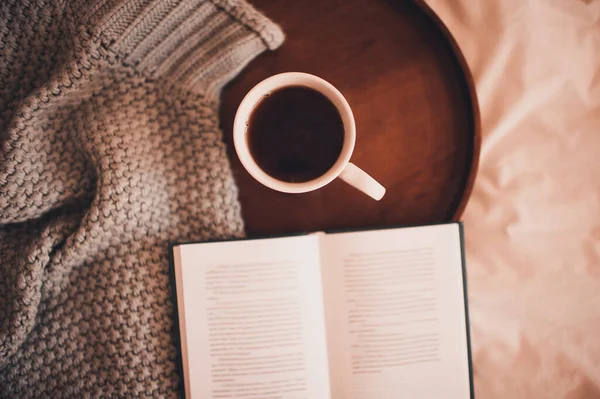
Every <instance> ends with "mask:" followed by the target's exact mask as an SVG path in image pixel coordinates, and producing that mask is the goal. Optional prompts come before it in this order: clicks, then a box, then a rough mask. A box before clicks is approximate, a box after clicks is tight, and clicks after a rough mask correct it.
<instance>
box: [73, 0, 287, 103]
mask: <svg viewBox="0 0 600 399" xmlns="http://www.w3.org/2000/svg"><path fill="white" fill-rule="evenodd" d="M83 17H84V20H85V21H87V26H88V27H90V28H89V29H91V30H92V31H91V32H90V33H91V35H92V37H93V38H94V39H96V40H99V41H100V42H101V43H102V45H104V46H105V47H107V48H108V49H110V50H111V51H112V52H113V53H114V54H116V55H117V57H118V58H119V59H120V60H121V61H122V62H123V63H124V64H126V65H129V66H132V67H134V68H135V69H137V70H138V71H140V72H142V73H143V74H144V75H146V76H148V77H150V78H159V77H164V78H167V79H169V80H172V81H174V82H176V83H178V84H181V85H183V86H184V87H187V88H190V89H192V90H195V91H199V92H202V93H203V94H205V95H209V96H213V95H218V93H219V92H220V90H221V88H222V87H223V86H224V85H225V84H226V83H227V82H228V81H229V80H230V79H231V78H233V77H234V76H235V75H236V74H237V73H238V72H239V71H240V70H241V69H242V68H243V67H244V66H246V65H247V64H248V63H249V62H250V61H251V60H252V59H253V58H255V57H256V56H257V55H258V54H260V53H262V52H263V51H265V50H266V49H271V50H273V49H275V48H277V47H279V46H280V45H281V43H282V42H283V40H284V35H283V32H282V31H281V29H280V28H279V26H277V25H276V24H274V23H273V22H272V21H270V20H269V19H268V18H267V17H265V16H264V15H263V14H261V13H260V12H258V11H257V10H256V9H254V8H253V7H252V6H251V5H250V4H248V3H247V2H245V1H244V0H124V1H115V0H100V1H98V2H97V3H96V4H95V5H94V6H93V7H92V8H91V9H89V10H87V11H86V15H83Z"/></svg>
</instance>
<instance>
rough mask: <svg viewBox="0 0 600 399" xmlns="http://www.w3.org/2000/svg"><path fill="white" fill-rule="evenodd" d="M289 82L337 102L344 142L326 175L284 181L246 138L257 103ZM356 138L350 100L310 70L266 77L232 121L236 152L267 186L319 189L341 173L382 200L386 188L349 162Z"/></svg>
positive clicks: (295, 190) (287, 189) (301, 190)
mask: <svg viewBox="0 0 600 399" xmlns="http://www.w3.org/2000/svg"><path fill="white" fill-rule="evenodd" d="M287 86H305V87H309V88H311V89H313V90H316V91H318V92H319V93H321V94H323V95H324V96H325V97H327V98H328V99H329V100H330V101H331V102H332V103H333V105H335V107H336V108H337V110H338V112H339V113H340V116H341V117H342V122H343V124H344V145H343V147H342V151H341V153H340V155H339V158H338V160H337V161H336V162H335V164H334V165H333V166H332V167H331V169H329V170H328V171H327V172H325V173H324V174H323V175H321V176H319V177H317V178H316V179H313V180H310V181H307V182H302V183H290V182H286V181H282V180H279V179H276V178H274V177H272V176H270V175H268V174H267V173H266V172H265V171H263V170H262V169H261V168H260V167H259V166H258V164H257V163H256V161H255V160H254V157H253V156H252V154H251V152H250V149H249V148H248V140H247V138H246V134H247V129H248V119H249V118H250V115H251V114H252V111H253V109H254V107H255V106H256V105H257V104H258V103H259V102H260V101H261V100H262V99H263V97H264V96H266V95H268V94H269V93H271V92H273V91H275V90H277V89H280V88H282V87H287ZM355 142H356V124H355V123H354V115H353V114H352V110H351V109H350V106H349V105H348V101H346V99H345V98H344V96H343V95H342V93H340V92H339V90H338V89H336V88H335V87H334V86H333V85H332V84H331V83H329V82H327V81H326V80H323V79H321V78H319V77H317V76H314V75H310V74H308V73H301V72H286V73H281V74H278V75H274V76H271V77H269V78H267V79H265V80H263V81H262V82H260V83H259V84H257V85H256V86H254V87H253V88H252V90H250V91H249V92H248V94H246V97H244V99H243V100H242V102H241V104H240V106H239V107H238V110H237V113H236V114H235V120H234V122H233V143H234V145H235V150H236V152H237V155H238V157H239V158H240V161H241V162H242V165H244V167H245V168H246V170H247V171H248V173H250V175H252V177H254V178H255V179H256V180H258V181H259V182H260V183H262V184H264V185H265V186H267V187H270V188H272V189H273V190H277V191H281V192H284V193H294V194H296V193H306V192H308V191H313V190H317V189H319V188H321V187H323V186H325V185H326V184H329V183H331V181H332V180H334V179H335V178H336V177H339V178H340V179H342V180H343V181H345V182H346V183H348V184H350V185H351V186H353V187H355V188H357V189H359V190H360V191H362V192H364V193H365V194H367V195H369V196H370V197H372V198H374V199H376V200H377V201H379V200H380V199H381V198H382V197H383V195H384V194H385V188H384V187H383V186H382V185H381V184H379V183H378V182H377V181H376V180H375V179H373V178H372V177H371V176H369V175H368V174H367V173H365V172H364V171H363V170H362V169H360V168H359V167H358V166H356V165H354V164H353V163H351V162H350V157H351V156H352V151H354V144H355Z"/></svg>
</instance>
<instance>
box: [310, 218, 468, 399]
mask: <svg viewBox="0 0 600 399" xmlns="http://www.w3.org/2000/svg"><path fill="white" fill-rule="evenodd" d="M459 234H460V233H459V226H458V225H457V224H451V225H440V226H427V227H415V228H402V229H390V230H378V231H370V232H369V231H366V232H351V233H337V234H330V235H324V236H322V237H321V253H322V255H321V259H322V261H321V263H322V269H323V285H324V293H325V313H326V317H327V326H326V327H327V335H328V346H329V348H328V349H329V362H330V374H331V390H332V397H333V398H334V399H338V398H340V399H341V398H343V399H351V398H356V399H359V398H365V399H366V398H378V399H384V398H469V397H470V382H469V364H468V349H467V348H468V346H467V330H466V321H465V307H464V293H463V280H462V261H461V249H460V235H459Z"/></svg>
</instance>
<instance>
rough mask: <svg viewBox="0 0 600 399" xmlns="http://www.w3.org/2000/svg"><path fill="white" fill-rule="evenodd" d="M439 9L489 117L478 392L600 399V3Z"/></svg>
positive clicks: (481, 182) (537, 0)
mask: <svg viewBox="0 0 600 399" xmlns="http://www.w3.org/2000/svg"><path fill="white" fill-rule="evenodd" d="M427 2H428V4H429V5H430V6H431V7H432V8H433V9H434V10H435V11H436V12H437V13H438V15H439V16H440V17H441V19H442V20H443V21H444V22H445V23H446V25H447V26H448V28H449V29H450V31H451V32H452V33H453V35H454V36H455V38H456V39H457V41H458V43H459V45H460V46H461V48H462V50H463V52H464V55H465V57H466V59H467V62H468V64H469V66H470V68H471V70H472V73H473V75H474V79H475V82H476V88H477V94H478V96H479V102H480V108H481V115H482V127H483V142H482V148H481V163H480V169H479V174H478V176H477V180H476V183H475V188H474V191H473V195H472V197H471V200H470V202H469V205H468V206H467V209H466V212H465V214H464V222H465V228H466V240H467V243H466V245H467V261H468V278H469V304H470V313H471V332H472V346H473V363H474V382H475V392H476V397H478V398H572V399H574V398H576V399H578V398H595V397H600V339H599V338H598V337H599V332H600V1H598V0H591V1H590V0H588V1H577V0H561V1H558V0H556V1H555V0H525V1H523V0H503V1H477V2H475V1H470V0H456V1H448V0H428V1H427Z"/></svg>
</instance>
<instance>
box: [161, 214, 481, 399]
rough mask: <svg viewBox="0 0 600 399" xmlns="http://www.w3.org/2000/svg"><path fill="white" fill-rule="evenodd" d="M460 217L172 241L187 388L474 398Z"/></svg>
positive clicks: (264, 398) (325, 396)
mask: <svg viewBox="0 0 600 399" xmlns="http://www.w3.org/2000/svg"><path fill="white" fill-rule="evenodd" d="M462 252H463V251H462V225H461V224H459V223H452V224H444V225H432V226H423V227H408V228H395V229H386V230H371V231H358V232H343V233H333V234H325V233H315V234H308V235H303V236H292V237H280V238H267V239H254V240H237V241H223V242H210V243H192V244H181V245H173V246H172V256H173V268H174V277H175V286H176V297H177V313H178V318H179V320H178V324H179V335H180V341H181V360H182V369H183V377H184V378H183V379H184V386H185V394H186V397H188V398H195V399H196V398H243V399H259V398H260V399H268V398H273V399H275V398H306V399H329V398H334V399H338V398H340V399H341V398H343V399H346V398H369V399H371V398H376V399H384V398H394V399H396V398H469V397H472V395H473V389H472V382H471V381H472V375H471V366H470V365H471V362H470V350H469V334H468V318H467V309H466V296H465V295H466V294H465V292H466V289H465V271H464V261H463V253H462Z"/></svg>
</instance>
